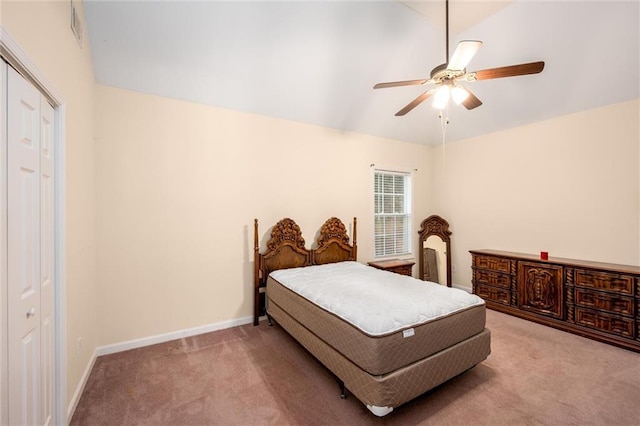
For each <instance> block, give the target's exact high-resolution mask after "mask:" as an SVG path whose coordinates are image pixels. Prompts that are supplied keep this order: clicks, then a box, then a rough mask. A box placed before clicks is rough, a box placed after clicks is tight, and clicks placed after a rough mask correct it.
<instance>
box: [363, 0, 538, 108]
mask: <svg viewBox="0 0 640 426" xmlns="http://www.w3.org/2000/svg"><path fill="white" fill-rule="evenodd" d="M445 14H446V55H447V58H446V59H447V62H446V63H444V64H441V65H438V66H437V67H435V68H434V69H433V70H431V76H430V78H428V79H422V80H405V81H394V82H389V83H378V84H376V85H375V86H373V88H374V89H383V88H387V87H399V86H414V85H425V84H434V85H435V87H433V88H431V89H429V90H427V91H426V92H424V93H422V94H421V95H420V96H418V97H417V98H415V99H414V100H413V101H411V102H409V104H407V106H405V107H404V108H402V109H401V110H400V111H398V112H397V113H396V116H402V115H405V114H406V113H408V112H409V111H411V110H412V109H414V108H415V107H417V106H418V105H420V104H421V103H422V102H424V101H425V100H427V99H428V98H430V97H431V96H433V106H434V107H436V108H438V109H444V108H445V107H446V106H447V104H448V102H449V98H452V99H453V101H454V102H455V103H456V104H458V105H459V104H462V105H464V107H465V108H467V109H469V110H471V109H474V108H477V107H479V106H480V105H482V102H481V101H480V99H478V98H477V97H476V96H475V95H474V94H473V93H471V91H470V90H469V89H467V88H466V87H463V86H461V85H459V84H458V82H472V81H477V80H490V79H494V78H503V77H515V76H519V75H527V74H538V73H540V72H542V70H543V69H544V62H543V61H538V62H529V63H526V64H518V65H509V66H505V67H498V68H490V69H486V70H481V71H472V72H467V69H466V67H467V64H469V62H470V61H471V59H472V58H473V57H474V55H475V54H476V52H477V51H478V49H479V48H480V46H482V42H481V41H477V40H463V41H461V42H460V43H458V46H457V47H456V50H455V51H454V52H453V56H452V57H451V59H449V0H446V5H445Z"/></svg>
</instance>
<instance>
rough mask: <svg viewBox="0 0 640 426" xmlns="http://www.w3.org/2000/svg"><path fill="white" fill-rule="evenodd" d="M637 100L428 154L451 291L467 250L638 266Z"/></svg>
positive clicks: (465, 270) (462, 272)
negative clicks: (445, 231)
mask: <svg viewBox="0 0 640 426" xmlns="http://www.w3.org/2000/svg"><path fill="white" fill-rule="evenodd" d="M638 122H639V102H638V100H635V101H631V102H625V103H621V104H616V105H611V106H608V107H604V108H598V109H594V110H590V111H585V112H581V113H577V114H572V115H567V116H563V117H559V118H555V119H552V120H548V121H544V122H539V123H535V124H532V125H528V126H523V127H519V128H515V129H511V130H507V131H503V132H499V133H494V134H490V135H486V136H481V137H477V138H473V139H468V140H464V141H460V142H454V143H450V144H447V145H446V147H445V154H446V155H445V157H446V163H445V166H444V170H443V167H442V160H441V158H442V151H441V148H440V147H434V148H433V151H434V152H433V159H434V161H433V163H432V164H433V203H434V206H436V209H437V210H438V212H439V213H441V214H442V215H443V217H445V218H446V219H447V220H448V221H449V223H450V224H451V230H452V231H453V235H452V252H453V263H454V265H455V266H456V272H454V274H453V282H454V285H459V286H464V287H470V286H471V269H470V265H471V257H470V255H469V253H468V250H470V249H479V248H491V249H498V250H508V251H516V252H524V253H539V252H540V251H548V252H549V255H550V256H558V257H568V258H577V259H588V260H598V261H603V262H615V263H623V264H632V265H640V248H639V241H640V229H639V224H638V218H639V216H640V212H639V193H640V187H639V172H638V170H639V161H638V158H639V144H640V135H639V131H638Z"/></svg>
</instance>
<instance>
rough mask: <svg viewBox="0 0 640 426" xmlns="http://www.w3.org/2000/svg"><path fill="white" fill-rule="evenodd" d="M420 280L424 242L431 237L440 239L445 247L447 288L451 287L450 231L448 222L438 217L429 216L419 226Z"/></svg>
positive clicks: (421, 276)
mask: <svg viewBox="0 0 640 426" xmlns="http://www.w3.org/2000/svg"><path fill="white" fill-rule="evenodd" d="M418 234H419V235H420V250H419V252H420V260H419V264H420V279H422V278H423V277H424V242H425V241H427V238H429V237H430V236H431V235H435V236H437V237H440V238H441V239H442V241H444V243H445V244H446V246H447V249H446V250H447V287H451V231H449V222H447V221H446V220H444V219H443V218H441V217H440V216H438V215H435V214H434V215H431V216H429V217H428V218H426V219H425V220H423V221H422V223H421V224H420V230H419V231H418Z"/></svg>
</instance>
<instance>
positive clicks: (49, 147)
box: [40, 95, 56, 425]
mask: <svg viewBox="0 0 640 426" xmlns="http://www.w3.org/2000/svg"><path fill="white" fill-rule="evenodd" d="M53 120H54V112H53V107H52V106H51V105H49V103H48V102H47V100H46V99H45V97H44V96H42V95H40V365H41V366H42V371H41V379H42V380H41V386H42V387H41V395H42V413H41V414H42V417H41V418H42V422H41V423H42V424H44V425H50V424H53V423H54V421H55V419H54V412H55V407H54V401H55V395H54V385H55V348H56V346H55V343H56V342H55V335H56V334H55V293H54V278H53V277H54V247H55V240H54V238H55V221H54V201H55V199H54V181H53V177H54V173H53V163H54V160H53V159H54V152H53V147H54V146H55V145H54V121H53Z"/></svg>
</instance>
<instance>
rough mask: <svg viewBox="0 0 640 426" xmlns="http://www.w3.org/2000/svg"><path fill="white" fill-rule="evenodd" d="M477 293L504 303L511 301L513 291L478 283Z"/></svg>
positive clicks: (487, 298)
mask: <svg viewBox="0 0 640 426" xmlns="http://www.w3.org/2000/svg"><path fill="white" fill-rule="evenodd" d="M476 294H477V295H478V296H480V297H482V298H483V299H484V300H491V301H493V302H498V303H502V304H503V305H508V304H509V303H511V292H510V291H509V290H505V289H503V288H498V287H491V286H489V285H484V284H479V283H476Z"/></svg>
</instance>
